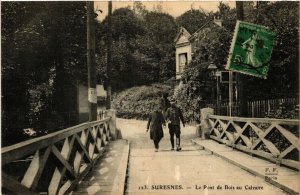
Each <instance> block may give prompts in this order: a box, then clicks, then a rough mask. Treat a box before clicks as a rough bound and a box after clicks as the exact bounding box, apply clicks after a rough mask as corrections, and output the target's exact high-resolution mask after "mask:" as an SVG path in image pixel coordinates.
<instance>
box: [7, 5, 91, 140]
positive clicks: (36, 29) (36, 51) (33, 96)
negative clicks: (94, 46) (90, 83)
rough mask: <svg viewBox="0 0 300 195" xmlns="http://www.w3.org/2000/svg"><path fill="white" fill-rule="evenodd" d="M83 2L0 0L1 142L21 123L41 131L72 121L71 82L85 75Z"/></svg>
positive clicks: (73, 99)
mask: <svg viewBox="0 0 300 195" xmlns="http://www.w3.org/2000/svg"><path fill="white" fill-rule="evenodd" d="M84 5H85V4H84V3H80V2H70V3H69V2H5V3H3V4H2V13H1V14H2V29H1V30H2V33H3V34H2V35H3V36H2V49H3V50H5V52H3V53H2V59H3V61H2V96H3V97H2V103H3V104H2V105H3V107H2V114H3V118H2V127H3V129H2V130H3V133H2V135H3V138H4V139H3V140H4V141H5V143H3V144H5V145H6V144H11V143H13V142H15V141H18V139H17V137H18V136H16V135H20V134H21V131H22V129H24V128H28V127H33V128H34V129H35V130H37V131H39V132H41V133H45V132H48V131H53V130H59V129H60V128H63V127H66V126H70V125H72V124H75V123H76V117H75V115H73V116H71V114H75V109H76V90H75V89H76V85H75V84H76V80H77V79H78V80H80V78H86V76H83V75H84V74H85V69H86V68H85V63H84V62H85V48H86V41H85V39H86V36H85V35H86V25H85V21H86V20H85V15H86V10H85V8H84ZM11 24H13V25H11ZM12 137H14V139H11V138H12Z"/></svg>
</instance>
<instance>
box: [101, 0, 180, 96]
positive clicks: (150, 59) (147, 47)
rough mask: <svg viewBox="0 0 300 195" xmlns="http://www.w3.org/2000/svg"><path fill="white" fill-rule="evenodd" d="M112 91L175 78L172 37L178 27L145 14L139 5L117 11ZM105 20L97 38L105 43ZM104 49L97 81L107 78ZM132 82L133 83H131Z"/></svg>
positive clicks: (161, 16)
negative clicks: (99, 78)
mask: <svg viewBox="0 0 300 195" xmlns="http://www.w3.org/2000/svg"><path fill="white" fill-rule="evenodd" d="M112 21H113V25H112V29H113V36H112V37H113V43H112V50H113V53H112V55H113V56H112V64H113V67H112V75H110V76H111V79H112V88H113V90H114V91H120V90H123V89H126V88H129V87H132V86H137V85H145V84H151V83H154V82H163V81H166V80H168V79H170V78H171V77H172V76H174V73H175V66H174V64H175V58H174V56H175V47H174V43H173V40H174V37H175V35H176V33H177V30H178V28H177V25H176V22H175V20H174V18H173V17H172V16H170V15H168V14H165V13H161V12H157V11H148V10H145V8H144V7H143V6H142V5H141V4H139V3H138V2H137V3H136V4H135V7H134V9H133V10H132V9H130V8H120V9H117V10H115V11H114V12H113V14H112ZM107 29H108V26H107V18H106V19H104V21H103V22H102V23H101V24H100V28H99V31H98V35H97V38H98V39H99V42H101V40H107V39H106V36H107V35H106V32H107ZM106 45H107V43H106V42H105V41H103V45H102V47H101V48H100V49H101V50H100V51H99V55H98V64H99V70H98V73H99V77H101V78H106V77H107V75H106V73H105V72H106V71H105V68H106V60H104V59H105V58H106V50H105V48H106ZM133 78H134V79H133Z"/></svg>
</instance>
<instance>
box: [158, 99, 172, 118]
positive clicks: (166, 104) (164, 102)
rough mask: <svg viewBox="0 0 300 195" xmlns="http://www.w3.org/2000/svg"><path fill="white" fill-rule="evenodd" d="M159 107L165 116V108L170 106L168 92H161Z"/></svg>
mask: <svg viewBox="0 0 300 195" xmlns="http://www.w3.org/2000/svg"><path fill="white" fill-rule="evenodd" d="M159 104H160V107H161V108H162V113H163V115H164V117H165V116H166V112H167V109H168V108H169V107H170V106H171V104H170V102H169V100H168V93H163V94H162V97H161V98H160V102H159Z"/></svg>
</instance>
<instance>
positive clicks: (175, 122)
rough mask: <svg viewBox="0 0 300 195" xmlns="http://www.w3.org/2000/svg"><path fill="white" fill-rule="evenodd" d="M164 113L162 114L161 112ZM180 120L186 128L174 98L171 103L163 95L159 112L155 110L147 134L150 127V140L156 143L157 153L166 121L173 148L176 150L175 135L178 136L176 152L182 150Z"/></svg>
mask: <svg viewBox="0 0 300 195" xmlns="http://www.w3.org/2000/svg"><path fill="white" fill-rule="evenodd" d="M161 111H162V112H161ZM180 120H181V122H182V124H183V127H184V126H185V123H184V119H183V115H182V112H181V110H180V109H179V108H178V107H177V106H176V104H175V100H174V99H173V98H172V99H171V100H170V102H169V101H168V99H167V98H166V96H165V95H163V98H162V99H161V102H160V106H159V109H158V110H155V111H154V112H152V113H151V115H150V117H149V120H148V124H147V132H148V130H149V127H150V138H151V139H152V140H153V141H154V146H155V151H156V152H157V151H158V148H159V142H160V140H161V138H162V137H163V128H162V125H163V126H165V121H167V123H168V128H169V133H170V141H171V145H172V148H171V150H174V135H175V136H176V150H177V151H179V150H181V146H180V133H181V132H180Z"/></svg>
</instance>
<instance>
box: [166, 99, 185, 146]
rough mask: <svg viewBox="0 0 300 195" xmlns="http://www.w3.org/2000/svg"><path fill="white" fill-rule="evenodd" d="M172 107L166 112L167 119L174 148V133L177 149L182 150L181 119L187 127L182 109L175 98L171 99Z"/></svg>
mask: <svg viewBox="0 0 300 195" xmlns="http://www.w3.org/2000/svg"><path fill="white" fill-rule="evenodd" d="M170 103H171V107H170V108H168V110H167V112H166V120H167V121H168V127H169V133H170V141H171V144H172V149H171V150H174V134H175V135H176V150H177V151H179V150H181V147H180V133H181V132H180V121H181V122H182V125H183V127H185V123H184V119H183V115H182V112H181V110H180V109H179V108H178V107H177V106H176V105H175V99H173V98H172V99H171V100H170Z"/></svg>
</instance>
